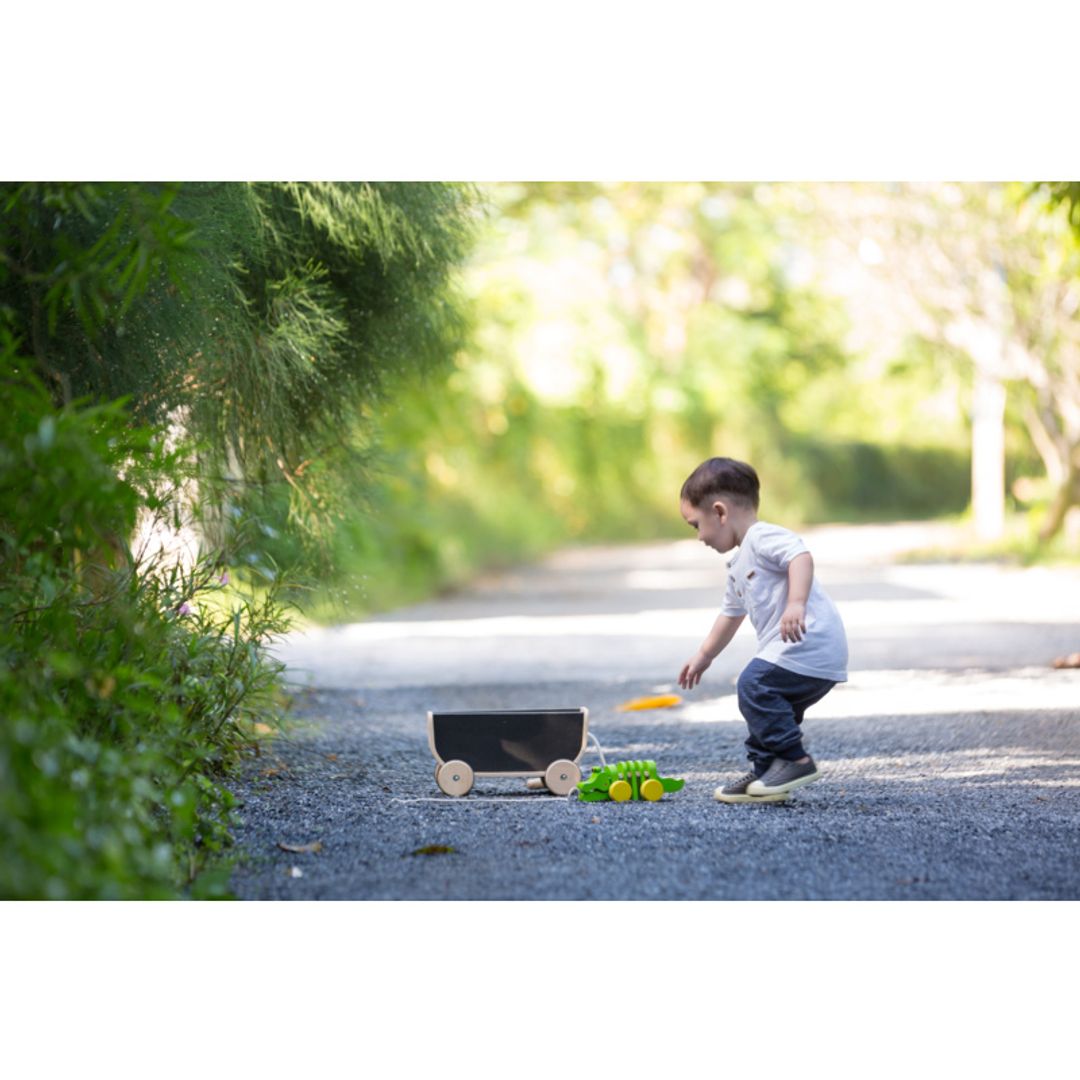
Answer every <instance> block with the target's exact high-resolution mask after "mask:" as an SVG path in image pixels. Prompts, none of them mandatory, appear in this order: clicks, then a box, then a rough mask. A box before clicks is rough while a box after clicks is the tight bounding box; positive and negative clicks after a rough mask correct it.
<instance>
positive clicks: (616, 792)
mask: <svg viewBox="0 0 1080 1080" xmlns="http://www.w3.org/2000/svg"><path fill="white" fill-rule="evenodd" d="M632 794H633V792H632V791H631V790H630V785H629V784H628V783H627V782H626V781H625V780H616V781H615V783H614V784H612V785H611V787H609V788H608V798H609V799H610V800H611V801H612V802H627V801H628V800H629V798H630V796H631V795H632Z"/></svg>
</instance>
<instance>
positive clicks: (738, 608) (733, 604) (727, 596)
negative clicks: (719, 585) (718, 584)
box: [720, 573, 746, 617]
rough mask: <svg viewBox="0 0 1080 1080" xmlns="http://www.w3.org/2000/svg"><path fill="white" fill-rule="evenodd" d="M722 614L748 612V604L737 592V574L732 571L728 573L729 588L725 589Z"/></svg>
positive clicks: (735, 615)
mask: <svg viewBox="0 0 1080 1080" xmlns="http://www.w3.org/2000/svg"><path fill="white" fill-rule="evenodd" d="M720 614H721V615H730V616H732V617H737V616H739V615H745V614H746V605H745V604H744V603H743V602H742V600H740V599H739V596H738V594H737V593H736V592H735V575H734V574H731V573H729V574H728V579H727V588H726V589H725V590H724V603H723V606H722V607H721V608H720Z"/></svg>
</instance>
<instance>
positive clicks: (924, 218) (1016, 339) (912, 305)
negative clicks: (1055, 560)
mask: <svg viewBox="0 0 1080 1080" xmlns="http://www.w3.org/2000/svg"><path fill="white" fill-rule="evenodd" d="M809 190H810V191H811V192H812V195H813V200H814V201H813V209H812V212H811V214H810V215H809V217H810V218H812V222H808V229H809V230H813V229H815V228H816V230H817V236H818V244H819V250H821V251H824V252H826V254H825V256H824V259H825V262H826V263H829V262H830V260H831V261H832V262H834V263H835V264H837V265H839V264H840V263H842V264H843V265H844V266H845V267H847V268H849V272H850V268H851V267H857V268H860V269H861V272H862V276H863V278H864V279H865V280H864V284H863V286H862V287H860V288H859V290H858V294H859V297H858V300H857V301H853V308H855V307H857V306H861V308H862V310H864V311H865V312H868V313H869V314H870V317H871V318H872V319H873V320H874V323H875V330H876V331H877V332H878V333H879V334H880V335H881V336H883V337H885V336H888V335H889V334H890V333H891V334H892V335H893V336H894V337H895V338H897V339H898V338H899V336H900V335H901V334H910V333H915V334H917V335H919V336H921V337H923V338H925V339H926V340H928V341H931V342H936V343H937V345H938V346H939V347H942V348H944V349H945V350H947V351H948V350H951V351H952V352H953V353H954V355H958V356H962V357H965V358H966V359H967V361H968V362H970V364H971V370H972V373H973V389H972V399H971V406H970V409H971V415H972V444H973V452H972V488H973V491H972V496H973V504H974V505H973V509H974V512H975V517H976V523H977V525H979V526H980V532H981V533H982V535H984V536H987V537H990V536H996V535H1000V532H1001V529H1002V524H1003V516H1004V445H1005V444H1004V434H1003V431H1004V424H1005V418H1006V386H1007V385H1012V386H1013V388H1014V391H1015V394H1016V396H1017V398H1018V400H1019V401H1020V402H1021V403H1022V410H1021V411H1022V415H1023V418H1024V423H1025V425H1026V428H1027V432H1028V436H1029V438H1030V439H1031V442H1032V443H1033V445H1034V446H1035V447H1036V448H1037V449H1038V451H1039V453H1040V454H1041V456H1042V458H1043V460H1044V463H1045V465H1046V469H1047V475H1048V477H1049V479H1050V481H1051V483H1052V484H1053V486H1054V488H1055V494H1054V496H1053V498H1052V506H1051V509H1050V512H1049V513H1048V515H1047V517H1046V519H1045V521H1044V523H1043V525H1042V528H1041V530H1040V535H1041V537H1042V539H1043V540H1048V539H1050V538H1051V537H1052V536H1053V535H1054V534H1055V533H1056V532H1057V531H1058V529H1059V528H1060V526H1061V524H1062V521H1063V520H1064V514H1065V511H1066V510H1067V509H1068V507H1069V506H1071V505H1074V504H1075V503H1076V501H1077V493H1076V492H1075V485H1076V472H1075V470H1072V471H1071V470H1070V467H1069V461H1070V458H1071V457H1072V456H1073V455H1074V454H1075V453H1076V449H1075V448H1076V447H1077V445H1078V444H1080V420H1078V419H1077V409H1078V407H1080V399H1078V395H1077V391H1076V389H1075V387H1076V385H1077V380H1078V371H1080V368H1078V366H1077V359H1076V356H1077V353H1076V340H1075V339H1076V320H1075V312H1076V310H1077V299H1078V298H1077V294H1076V281H1075V277H1074V275H1075V273H1076V270H1075V266H1076V243H1075V240H1074V238H1071V237H1070V236H1069V235H1068V229H1067V227H1066V226H1065V224H1064V218H1063V217H1062V216H1061V215H1059V216H1058V218H1057V219H1055V218H1054V217H1053V216H1048V217H1047V216H1044V217H1043V218H1041V219H1040V217H1039V215H1038V214H1037V213H1036V211H1035V209H1034V207H1033V206H1028V205H1025V200H1024V198H1023V196H1024V189H1023V187H1022V186H1021V185H1019V184H1013V185H1007V184H973V183H968V184H825V185H815V186H814V187H813V188H812V189H809ZM1056 197H1057V198H1058V199H1059V200H1067V198H1068V192H1067V191H1061V192H1058V193H1057V196H1056ZM1042 201H1043V202H1044V203H1045V202H1046V201H1047V198H1046V195H1045V194H1044V195H1043V196H1042ZM830 250H831V254H830ZM875 290H876V291H875ZM853 291H854V290H853Z"/></svg>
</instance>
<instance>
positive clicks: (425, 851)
mask: <svg viewBox="0 0 1080 1080" xmlns="http://www.w3.org/2000/svg"><path fill="white" fill-rule="evenodd" d="M410 854H412V855H455V854H457V849H456V848H452V847H448V846H447V845H446V844H428V845H427V846H426V847H418V848H417V849H416V850H415V851H413V852H410Z"/></svg>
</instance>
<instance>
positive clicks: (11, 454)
mask: <svg viewBox="0 0 1080 1080" xmlns="http://www.w3.org/2000/svg"><path fill="white" fill-rule="evenodd" d="M0 385H2V386H3V390H4V403H5V407H4V409H3V410H2V412H0V717H2V721H0V897H4V898H57V899H59V898H136V897H137V898H159V897H160V898H165V897H174V896H180V895H194V896H214V895H224V894H225V893H226V891H227V889H226V873H227V870H226V868H225V867H224V866H223V865H222V861H221V859H220V858H219V856H220V855H221V853H222V852H223V851H224V849H225V848H226V846H227V845H228V843H229V836H228V823H229V811H230V808H231V806H232V797H231V796H230V794H229V792H228V791H227V790H226V789H225V788H224V786H223V785H222V783H221V780H222V778H223V776H224V771H225V770H226V768H227V767H228V765H229V764H230V762H232V761H234V760H235V757H236V755H237V754H238V753H240V752H241V751H242V750H243V749H244V748H245V747H247V746H250V745H251V742H252V730H253V721H254V718H255V717H257V716H258V717H260V718H264V717H265V714H266V713H267V712H272V711H273V708H274V701H275V694H276V688H277V675H278V666H277V665H275V664H273V663H271V662H270V661H268V660H267V658H266V656H265V653H264V645H265V642H266V640H267V639H268V637H270V636H271V635H273V634H275V633H277V632H280V631H281V630H282V629H283V628H284V620H283V616H282V609H281V607H280V606H279V605H278V603H277V601H276V599H275V589H274V588H273V587H271V588H269V589H264V590H262V592H261V595H262V599H261V600H259V601H256V600H253V599H241V600H240V601H239V602H236V600H235V597H234V593H235V585H234V584H233V583H231V582H230V581H229V578H228V572H227V571H225V570H224V569H223V566H222V563H221V557H220V555H219V556H215V557H211V558H203V559H201V560H200V561H199V562H198V563H197V565H196V566H194V568H192V569H188V570H184V569H182V568H181V567H180V566H178V565H172V566H171V567H170V566H169V564H168V562H167V560H166V559H165V557H164V556H162V555H160V554H159V555H152V556H143V557H140V556H139V555H138V554H137V553H136V554H134V555H133V554H132V553H131V552H130V551H129V549H128V543H127V541H128V539H129V538H130V537H131V536H132V535H133V530H134V527H135V524H136V516H137V514H138V513H139V512H140V510H141V511H142V512H143V513H146V514H151V515H156V516H157V517H159V518H175V516H176V515H177V514H178V512H179V510H178V503H177V495H176V492H177V491H178V490H179V489H180V488H181V486H182V483H183V479H184V472H183V468H182V465H181V459H180V458H179V457H178V456H177V455H176V454H169V453H166V452H165V450H164V449H163V447H162V440H161V439H160V438H157V437H156V436H155V434H154V432H153V431H152V430H150V429H146V428H133V427H132V426H131V425H130V424H129V421H128V418H127V416H126V415H125V412H124V409H123V407H122V406H121V405H120V404H119V403H111V404H106V405H101V406H93V407H88V406H80V405H74V406H68V407H65V408H63V409H59V410H57V409H55V408H54V407H53V405H52V404H51V402H50V400H49V397H48V395H47V393H46V392H45V390H44V388H43V387H42V386H41V385H40V383H39V382H38V381H37V380H36V378H35V377H33V376H32V375H31V374H30V373H29V372H28V371H27V370H26V367H25V365H22V364H20V362H19V361H18V360H17V359H15V358H14V349H13V348H12V347H11V346H10V344H9V345H8V347H7V348H6V349H4V350H3V363H2V367H0ZM234 574H235V572H234Z"/></svg>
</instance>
